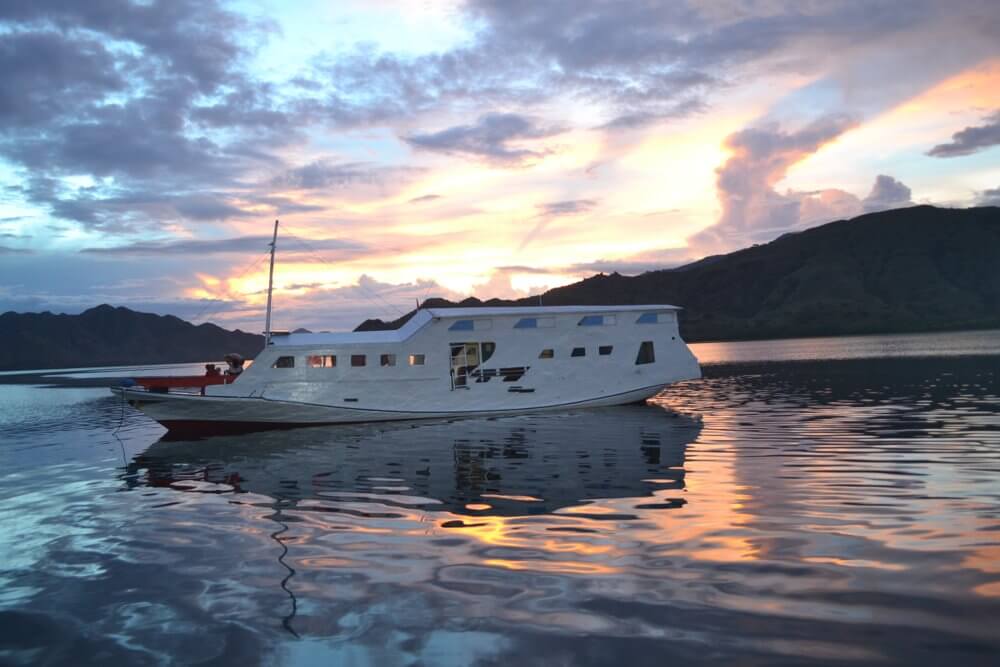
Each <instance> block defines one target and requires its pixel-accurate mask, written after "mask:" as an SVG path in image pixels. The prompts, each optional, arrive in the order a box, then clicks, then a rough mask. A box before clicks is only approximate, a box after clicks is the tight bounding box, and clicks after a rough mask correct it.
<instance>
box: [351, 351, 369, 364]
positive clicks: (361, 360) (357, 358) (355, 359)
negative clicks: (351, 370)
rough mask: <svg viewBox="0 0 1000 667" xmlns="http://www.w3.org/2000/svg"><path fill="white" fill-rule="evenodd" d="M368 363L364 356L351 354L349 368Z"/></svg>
mask: <svg viewBox="0 0 1000 667" xmlns="http://www.w3.org/2000/svg"><path fill="white" fill-rule="evenodd" d="M367 363H368V357H367V356H366V355H364V354H352V355H351V366H364V365H366V364H367Z"/></svg>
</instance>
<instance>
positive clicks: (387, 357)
mask: <svg viewBox="0 0 1000 667" xmlns="http://www.w3.org/2000/svg"><path fill="white" fill-rule="evenodd" d="M378 363H379V366H395V365H396V355H395V354H383V355H382V356H381V357H379V361H378Z"/></svg>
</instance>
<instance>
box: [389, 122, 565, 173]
mask: <svg viewBox="0 0 1000 667" xmlns="http://www.w3.org/2000/svg"><path fill="white" fill-rule="evenodd" d="M562 131H563V129H562V128H559V127H555V126H547V125H544V124H542V123H541V122H540V121H538V120H535V119H533V118H528V117H526V116H521V115H518V114H514V113H488V114H484V115H482V116H480V117H479V119H478V120H477V121H476V122H475V123H474V124H472V125H456V126H454V127H449V128H447V129H444V130H441V131H439V132H431V133H427V134H414V135H410V136H408V137H405V139H406V141H407V142H408V143H409V144H410V145H412V146H414V147H416V148H421V149H424V150H430V151H437V152H440V153H449V154H460V155H468V156H472V157H477V158H481V159H485V160H486V161H488V162H494V163H498V164H506V165H520V164H524V163H525V162H527V161H529V160H532V159H537V158H540V157H542V156H543V155H545V153H546V151H544V150H541V151H536V150H529V149H526V148H517V147H516V146H513V145H512V142H517V141H523V140H530V139H542V138H545V137H551V136H553V135H555V134H559V133H560V132H562Z"/></svg>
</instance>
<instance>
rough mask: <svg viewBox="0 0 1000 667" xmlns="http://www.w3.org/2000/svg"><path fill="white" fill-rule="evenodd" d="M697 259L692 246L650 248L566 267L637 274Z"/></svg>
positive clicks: (573, 271)
mask: <svg viewBox="0 0 1000 667" xmlns="http://www.w3.org/2000/svg"><path fill="white" fill-rule="evenodd" d="M693 259H696V257H695V256H694V255H693V254H692V250H691V248H662V249H659V250H648V251H646V252H642V253H639V254H637V255H631V256H629V257H623V258H621V259H599V260H597V261H594V262H580V263H577V264H571V265H569V266H568V267H565V270H566V271H569V272H571V273H594V272H597V273H623V274H626V275H637V274H640V273H646V272H648V271H662V270H664V269H670V268H675V267H678V266H681V265H683V264H686V263H688V262H690V261H691V260H693Z"/></svg>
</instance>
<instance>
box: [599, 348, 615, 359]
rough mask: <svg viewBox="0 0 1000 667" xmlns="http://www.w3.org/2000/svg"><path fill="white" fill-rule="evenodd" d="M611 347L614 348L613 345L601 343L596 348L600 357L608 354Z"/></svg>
mask: <svg viewBox="0 0 1000 667" xmlns="http://www.w3.org/2000/svg"><path fill="white" fill-rule="evenodd" d="M613 349H614V346H613V345H601V346H600V347H599V348H597V353H598V354H599V355H601V356H602V357H606V356H608V355H609V354H611V351H612V350H613Z"/></svg>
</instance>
